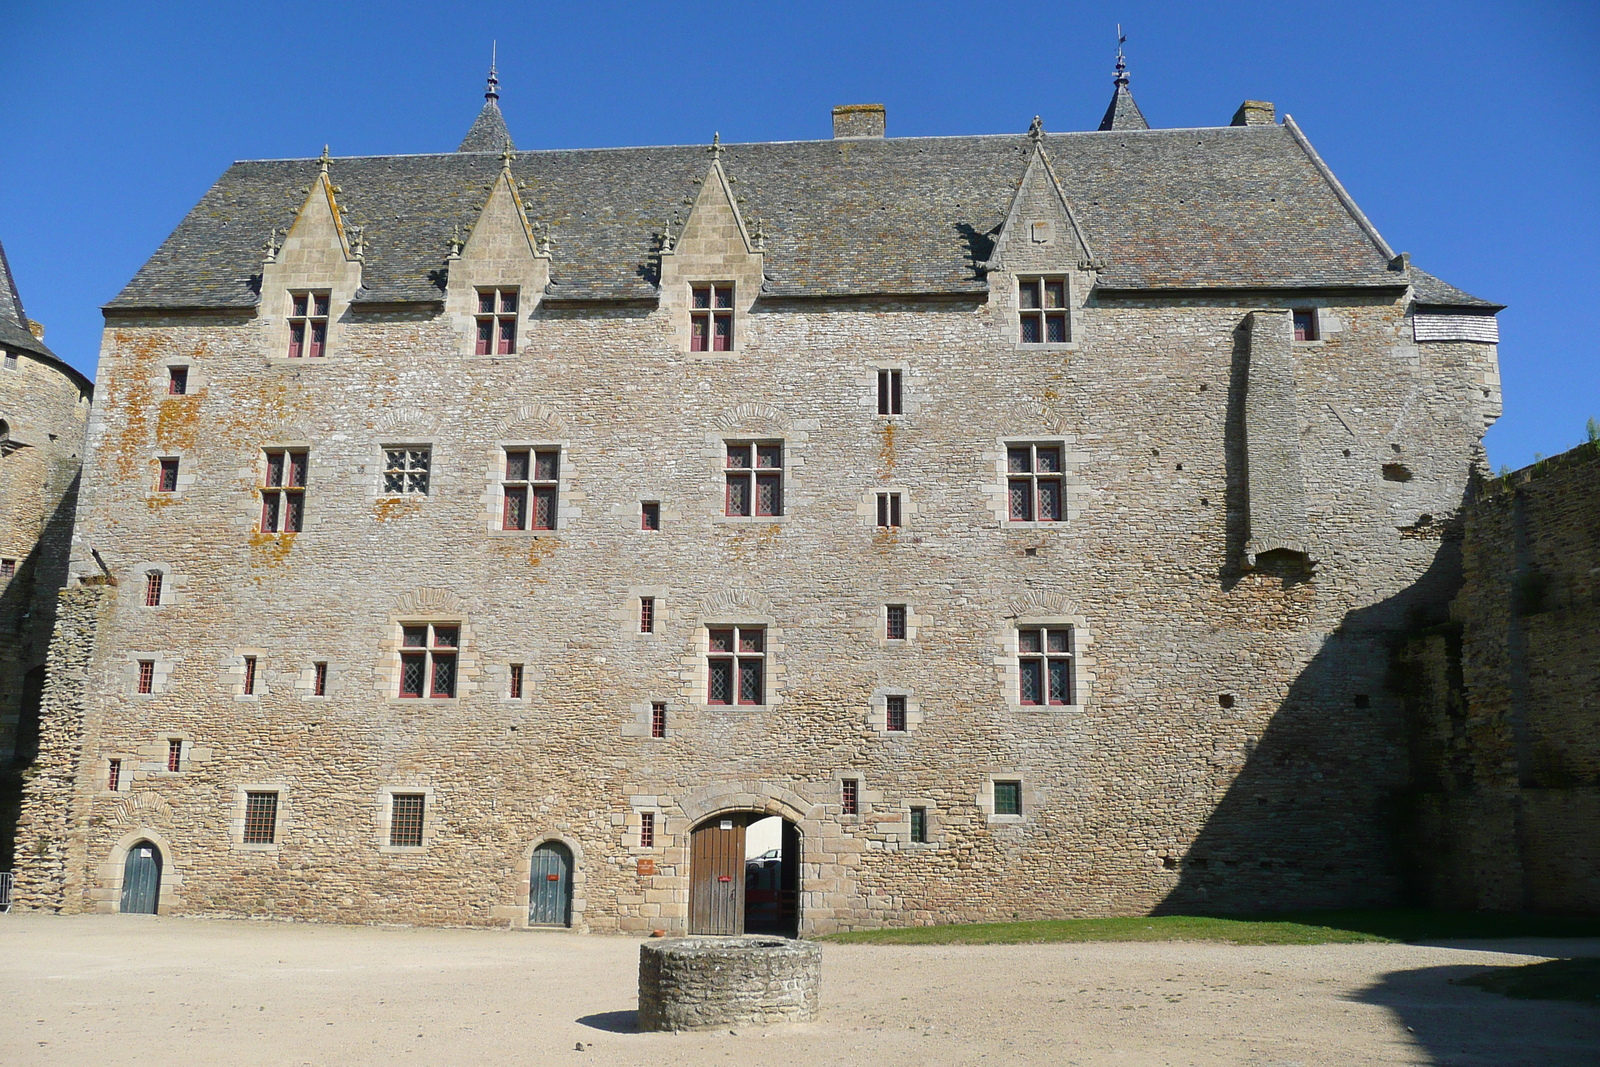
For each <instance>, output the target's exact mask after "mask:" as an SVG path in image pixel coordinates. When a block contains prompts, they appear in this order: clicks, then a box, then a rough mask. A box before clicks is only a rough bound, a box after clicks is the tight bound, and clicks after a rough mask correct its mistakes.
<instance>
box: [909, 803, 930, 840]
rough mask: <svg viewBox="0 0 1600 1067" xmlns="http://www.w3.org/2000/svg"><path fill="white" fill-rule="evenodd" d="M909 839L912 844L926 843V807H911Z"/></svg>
mask: <svg viewBox="0 0 1600 1067" xmlns="http://www.w3.org/2000/svg"><path fill="white" fill-rule="evenodd" d="M911 841H912V843H913V844H917V845H926V844H927V843H928V809H927V808H912V809H911Z"/></svg>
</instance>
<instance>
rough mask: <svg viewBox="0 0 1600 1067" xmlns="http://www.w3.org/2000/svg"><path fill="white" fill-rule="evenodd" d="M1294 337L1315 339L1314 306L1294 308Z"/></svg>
mask: <svg viewBox="0 0 1600 1067" xmlns="http://www.w3.org/2000/svg"><path fill="white" fill-rule="evenodd" d="M1294 339H1295V340H1296V341H1315V340H1317V312H1316V310H1315V309H1314V308H1296V309H1295V312H1294Z"/></svg>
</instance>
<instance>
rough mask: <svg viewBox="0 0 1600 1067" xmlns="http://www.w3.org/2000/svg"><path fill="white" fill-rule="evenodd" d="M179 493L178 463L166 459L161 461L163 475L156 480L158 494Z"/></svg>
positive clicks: (174, 460)
mask: <svg viewBox="0 0 1600 1067" xmlns="http://www.w3.org/2000/svg"><path fill="white" fill-rule="evenodd" d="M177 491H178V461H177V460H176V459H164V460H162V461H161V473H160V474H159V475H158V476H157V478H156V492H158V493H176V492H177Z"/></svg>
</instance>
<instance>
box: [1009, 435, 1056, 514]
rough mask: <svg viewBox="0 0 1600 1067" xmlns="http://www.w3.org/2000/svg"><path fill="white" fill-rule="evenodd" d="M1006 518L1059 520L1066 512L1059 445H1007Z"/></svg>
mask: <svg viewBox="0 0 1600 1067" xmlns="http://www.w3.org/2000/svg"><path fill="white" fill-rule="evenodd" d="M1006 472H1007V476H1006V478H1007V480H1006V495H1007V502H1006V506H1007V512H1008V514H1007V518H1008V519H1010V521H1012V522H1060V521H1062V519H1063V518H1065V515H1066V512H1065V509H1064V508H1063V507H1062V500H1063V499H1064V488H1063V476H1064V468H1063V467H1062V454H1061V446H1060V445H1055V444H1012V445H1007V446H1006Z"/></svg>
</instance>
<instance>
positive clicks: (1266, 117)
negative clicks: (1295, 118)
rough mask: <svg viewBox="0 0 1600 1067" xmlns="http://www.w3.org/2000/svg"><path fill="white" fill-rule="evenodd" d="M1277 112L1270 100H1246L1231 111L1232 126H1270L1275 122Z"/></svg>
mask: <svg viewBox="0 0 1600 1067" xmlns="http://www.w3.org/2000/svg"><path fill="white" fill-rule="evenodd" d="M1277 120H1278V116H1277V112H1276V111H1275V110H1274V109H1273V107H1272V101H1270V100H1246V101H1245V102H1244V103H1242V104H1240V105H1239V110H1238V111H1235V112H1234V113H1233V122H1232V125H1234V126H1271V125H1272V124H1273V123H1275V122H1277Z"/></svg>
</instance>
